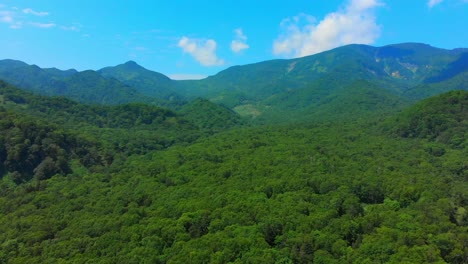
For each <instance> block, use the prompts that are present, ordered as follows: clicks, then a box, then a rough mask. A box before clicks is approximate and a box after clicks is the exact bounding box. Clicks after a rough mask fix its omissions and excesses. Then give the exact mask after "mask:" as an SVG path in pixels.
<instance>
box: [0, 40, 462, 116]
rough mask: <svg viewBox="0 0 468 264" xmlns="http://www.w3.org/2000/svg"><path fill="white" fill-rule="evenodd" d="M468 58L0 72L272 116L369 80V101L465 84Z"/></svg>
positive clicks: (337, 54)
mask: <svg viewBox="0 0 468 264" xmlns="http://www.w3.org/2000/svg"><path fill="white" fill-rule="evenodd" d="M467 65H468V49H462V48H460V49H454V50H444V49H439V48H435V47H431V46H429V45H425V44H418V43H404V44H396V45H389V46H384V47H372V46H366V45H348V46H344V47H340V48H337V49H333V50H330V51H327V52H323V53H320V54H316V55H312V56H307V57H303V58H297V59H291V60H272V61H264V62H259V63H254V64H249V65H243V66H233V67H230V68H228V69H226V70H224V71H221V72H219V73H218V74H216V75H214V76H210V77H208V78H206V79H203V80H186V81H175V80H171V79H170V78H168V77H167V76H165V75H163V74H161V73H157V72H153V71H150V70H147V69H145V68H143V67H141V66H139V65H138V64H137V63H136V62H133V61H129V62H126V63H124V64H121V65H117V66H113V67H106V68H103V69H101V70H98V71H91V70H88V71H83V72H77V71H75V70H67V71H61V70H58V69H54V68H52V69H41V68H39V67H37V66H35V65H27V64H25V63H22V62H20V61H13V60H2V61H0V79H3V80H5V81H7V82H9V83H12V84H14V85H16V86H18V87H21V88H23V89H27V90H30V91H33V92H36V93H39V94H44V95H58V96H66V97H68V98H70V99H73V100H77V101H79V102H82V103H94V104H96V103H97V104H121V103H128V102H144V103H152V104H157V105H161V106H169V107H176V106H177V105H180V104H183V102H184V101H188V100H191V99H193V98H196V97H203V98H206V99H209V100H210V101H212V102H215V103H220V104H223V105H225V106H227V107H229V108H231V109H233V110H235V111H236V112H238V113H239V114H241V115H242V116H248V117H251V118H257V119H258V120H269V121H271V120H279V119H281V116H283V117H284V116H288V119H289V118H290V116H299V114H300V115H308V114H312V113H316V112H317V111H318V112H320V110H319V108H320V107H322V106H323V105H325V104H327V103H329V102H337V103H338V102H341V101H342V99H340V97H342V96H345V94H353V93H355V94H359V93H361V96H366V94H365V93H364V94H363V90H362V89H365V87H369V86H372V87H373V88H372V89H371V90H372V91H373V93H374V94H373V95H372V96H373V97H374V100H383V101H387V100H390V101H392V100H393V101H394V100H401V101H402V102H405V101H408V100H420V99H423V98H426V97H429V96H432V95H435V94H439V93H442V92H445V91H449V90H453V89H466V86H465V85H464V84H465V83H466V82H467V81H468V73H467V67H468V66H467ZM357 81H360V83H359V84H357V83H356V82H357ZM362 81H366V82H368V83H367V84H366V83H365V82H362ZM357 86H359V87H357ZM363 87H364V88H363ZM354 89H356V90H355V91H354ZM346 97H348V95H346ZM376 97H381V98H380V99H375V98H376ZM389 97H392V98H391V99H390V98H389ZM392 104H395V102H393V103H392ZM390 107H394V105H390Z"/></svg>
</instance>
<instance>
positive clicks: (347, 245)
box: [0, 49, 468, 264]
mask: <svg viewBox="0 0 468 264" xmlns="http://www.w3.org/2000/svg"><path fill="white" fill-rule="evenodd" d="M384 51H385V50H384ZM384 51H381V52H382V54H383V55H382V56H383V57H384V56H390V55H392V54H393V53H391V52H393V51H394V50H392V49H390V50H388V51H386V52H387V53H384ZM389 54H390V55H389ZM325 55H326V54H325ZM325 55H320V56H325ZM332 55H333V54H332ZM332 55H330V54H329V55H328V56H332ZM333 56H335V55H333ZM392 56H393V55H392ZM423 57H424V56H423ZM423 57H422V58H423ZM306 59H307V60H311V58H306ZM330 59H333V58H330ZM278 63H279V64H281V63H283V62H282V61H276V62H272V64H271V65H270V66H272V67H273V66H275V65H276V64H278ZM262 65H263V64H262ZM298 65H299V66H300V63H298ZM447 65H449V66H450V64H447ZM263 66H265V65H263ZM263 66H262V67H263ZM126 67H127V68H131V69H137V70H138V71H143V70H142V69H141V68H139V67H137V66H136V65H135V64H134V63H127V64H126ZM246 67H253V66H252V65H250V66H246ZM275 67H276V66H275ZM296 67H298V66H296ZM127 68H125V67H123V68H121V69H120V71H119V72H118V73H119V75H118V76H121V78H123V79H125V80H126V81H128V84H129V85H130V84H131V83H132V81H135V82H136V80H130V79H129V78H127V77H126V75H125V71H126V70H128V69H127ZM243 69H244V68H242V70H243ZM246 69H248V68H246ZM261 69H262V68H260V70H261ZM340 69H341V70H342V69H343V68H340ZM0 70H1V68H0ZM231 70H236V71H237V70H239V69H238V68H235V69H231ZM449 70H450V67H446V71H443V70H440V69H437V70H436V72H431V73H430V74H432V75H430V76H432V77H430V78H433V79H429V77H428V76H429V75H427V76H425V77H424V78H426V77H427V78H426V79H425V81H422V82H418V81H416V80H412V82H413V83H414V85H413V86H412V87H407V88H405V89H403V88H401V91H396V90H395V89H394V88H395V87H397V84H398V82H401V80H397V81H396V82H394V83H390V82H389V83H388V86H384V85H383V84H382V83H379V82H377V81H375V80H374V81H373V79H368V78H367V79H366V78H362V79H360V80H354V81H353V80H350V81H349V83H344V84H339V85H338V83H340V82H341V79H342V78H343V77H339V78H338V77H337V78H338V79H333V78H332V77H331V76H332V75H326V76H322V77H320V80H319V81H318V82H317V83H315V84H310V85H306V86H304V87H302V88H297V89H295V90H292V91H289V92H286V93H283V92H281V93H276V92H275V91H268V93H273V95H269V96H266V97H268V98H266V97H265V98H264V100H263V99H262V101H252V100H253V99H252V98H254V97H255V98H261V97H262V96H263V95H265V94H266V93H267V92H265V91H264V90H263V91H262V90H257V94H255V95H254V97H252V98H246V97H243V95H242V93H245V92H246V91H245V90H236V91H232V93H231V94H230V93H227V92H226V91H221V92H220V93H219V94H214V91H213V90H211V89H213V87H215V86H216V85H219V84H216V82H215V81H218V80H217V79H216V78H218V79H219V78H221V77H222V75H223V74H226V73H221V74H220V75H219V76H217V77H216V76H215V77H214V78H212V79H210V80H208V81H204V82H205V84H206V83H210V82H211V83H212V86H209V85H206V86H204V83H198V84H197V85H199V86H198V87H206V89H207V90H206V91H208V92H207V93H206V94H213V95H216V97H213V98H210V97H209V96H205V95H206V94H205V95H203V96H202V95H200V94H197V95H195V96H193V97H190V96H186V97H183V99H181V98H182V97H178V96H179V95H177V96H176V95H174V93H173V92H174V91H175V90H177V89H179V90H178V91H179V92H181V91H183V89H187V85H188V84H187V83H186V82H182V83H174V82H175V81H172V80H170V79H164V78H162V77H161V76H159V75H157V76H156V77H157V78H159V79H151V77H145V78H150V79H151V80H148V82H150V83H151V85H157V84H158V81H157V80H160V79H161V80H162V81H163V82H164V83H168V85H169V86H168V87H169V88H170V89H169V88H168V90H165V91H164V92H161V91H160V92H158V93H156V92H153V95H154V94H158V95H161V97H159V98H157V97H153V98H155V99H154V100H147V99H145V100H143V101H141V100H137V99H135V98H136V97H134V98H129V101H128V102H126V101H120V99H119V100H117V101H115V102H114V103H111V104H106V103H102V102H100V103H96V102H92V101H90V102H83V101H81V102H76V101H75V100H74V99H76V97H74V96H70V95H67V94H66V93H63V94H54V95H55V96H50V94H44V93H37V91H34V90H33V89H23V88H21V89H20V88H18V87H20V86H16V85H12V84H9V83H7V82H4V81H0V130H1V133H0V263H282V264H286V263H327V264H328V263H362V264H365V263H369V264H371V263H372V264H373V263H459V264H463V263H468V211H467V210H468V159H467V157H468V135H467V134H468V91H466V90H467V87H466V83H464V81H465V80H466V76H467V74H466V71H462V72H461V73H460V74H459V73H458V72H457V73H454V74H449V73H450V72H449V73H447V71H449ZM102 71H103V72H105V74H112V69H111V68H106V70H105V71H104V69H103V70H102ZM122 71H123V72H122ZM240 72H242V71H240ZM247 72H248V71H247ZM0 73H1V72H0ZM70 74H72V73H70ZM88 74H89V73H88ZM145 74H147V75H148V74H150V73H148V72H145ZM239 74H241V73H239ZM148 76H150V75H148ZM241 76H243V75H242V74H241ZM434 76H439V77H440V76H447V78H446V79H443V80H441V79H440V78H442V77H440V78H439V79H434V78H435V77H434ZM66 78H72V77H70V76H68V75H67V77H66ZM102 78H104V77H102ZM415 78H416V77H415ZM418 78H419V77H418ZM421 78H422V77H421ZM239 79H240V80H241V81H244V79H243V78H241V77H239ZM247 79H248V78H247ZM112 80H113V81H115V82H117V80H116V79H112ZM295 80H296V81H297V83H301V82H303V80H301V79H300V78H299V79H297V78H296V79H295ZM304 82H305V81H304ZM297 83H296V84H297ZM326 83H330V85H329V86H327V87H328V88H327V89H325V88H323V85H325V84H326ZM444 83H445V84H446V85H447V86H449V88H450V87H452V88H456V87H460V86H461V87H462V88H463V89H449V88H443V87H442V86H443V85H444ZM463 83H464V84H463ZM335 84H336V85H335ZM88 85H91V84H88ZM236 85H237V84H236ZM258 85H262V83H261V81H259V83H258ZM334 85H335V86H334ZM399 85H401V83H400V84H399ZM451 85H452V86H451ZM119 87H121V85H119ZM238 87H241V84H239V86H238ZM262 87H263V86H262ZM264 87H268V86H267V85H265V86H264ZM431 87H433V88H431ZM441 87H442V88H441ZM200 89H202V88H200ZM245 89H247V88H245ZM418 89H419V90H424V89H426V90H424V91H425V92H424V93H419V92H417V91H418ZM427 89H433V90H431V91H428V90H427ZM120 91H121V90H118V92H119V93H120ZM261 93H264V94H261ZM148 94H151V92H149V91H147V92H146V95H148ZM414 94H418V95H419V97H416V96H414ZM286 95H287V96H286ZM109 96H112V95H109ZM117 96H120V95H119V94H118V93H117ZM138 96H140V95H138ZM142 96H143V95H142ZM197 96H200V98H197ZM175 97H177V98H178V99H174V98H175ZM108 98H110V97H108ZM130 99H131V100H130ZM299 99H301V100H299ZM161 100H166V101H165V103H164V104H159V103H158V102H160V101H161ZM77 101H80V100H77ZM222 102H224V104H218V103H222ZM226 102H231V103H226ZM292 102H296V103H297V108H295V109H293V103H292ZM273 103H274V106H271V107H269V105H270V104H272V105H273ZM247 106H248V107H247ZM239 107H241V108H239ZM239 109H241V110H240V111H239ZM269 109H270V110H271V111H270V112H268V110H269ZM236 110H237V111H236ZM247 110H248V111H250V112H249V113H248V114H245V111H247ZM254 110H255V111H258V114H252V112H255V111H254Z"/></svg>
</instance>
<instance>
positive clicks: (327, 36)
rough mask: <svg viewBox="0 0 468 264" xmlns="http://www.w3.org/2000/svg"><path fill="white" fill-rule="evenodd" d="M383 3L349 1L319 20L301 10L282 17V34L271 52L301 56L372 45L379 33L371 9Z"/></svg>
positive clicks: (361, 0) (288, 55)
mask: <svg viewBox="0 0 468 264" xmlns="http://www.w3.org/2000/svg"><path fill="white" fill-rule="evenodd" d="M382 5H383V4H382V3H381V2H379V1H378V0H351V1H349V2H348V4H347V6H345V7H344V8H342V9H340V10H338V11H336V12H332V13H329V14H328V15H326V16H325V18H324V19H323V20H321V21H319V22H318V23H317V20H316V19H315V18H314V17H312V16H310V15H307V14H303V13H302V14H299V15H297V16H295V17H292V18H287V19H284V20H283V21H282V22H281V28H282V29H283V33H282V34H281V35H280V36H279V37H278V38H277V39H276V40H275V41H274V43H273V53H274V54H275V55H284V56H286V57H302V56H307V55H312V54H315V53H318V52H322V51H325V50H329V49H332V48H335V47H338V46H342V45H346V44H355V43H358V44H372V43H374V41H375V40H376V39H377V38H378V37H379V35H380V26H379V25H377V22H376V17H375V15H374V10H375V9H376V8H378V7H379V6H382Z"/></svg>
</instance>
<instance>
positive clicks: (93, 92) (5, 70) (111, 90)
mask: <svg viewBox="0 0 468 264" xmlns="http://www.w3.org/2000/svg"><path fill="white" fill-rule="evenodd" d="M0 80H4V81H6V82H8V83H11V84H13V85H15V86H18V87H21V88H23V89H26V90H29V91H32V92H35V93H38V94H42V95H49V96H66V97H68V98H71V99H73V100H77V101H79V102H83V103H93V104H121V103H129V102H148V103H149V102H152V101H154V99H152V98H149V97H147V96H144V95H143V94H141V93H139V92H138V91H137V90H136V89H135V88H133V87H130V86H128V85H125V84H123V83H121V82H119V81H118V80H115V79H108V78H104V77H103V76H101V75H100V74H99V73H97V72H95V71H91V70H87V71H82V72H78V71H76V70H67V71H61V70H59V69H55V68H49V69H42V68H40V67H38V66H36V65H28V64H26V63H24V62H20V61H14V60H1V61H0Z"/></svg>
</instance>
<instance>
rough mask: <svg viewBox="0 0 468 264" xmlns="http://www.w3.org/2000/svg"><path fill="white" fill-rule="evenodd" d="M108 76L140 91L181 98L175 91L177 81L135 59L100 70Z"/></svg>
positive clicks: (103, 74)
mask: <svg viewBox="0 0 468 264" xmlns="http://www.w3.org/2000/svg"><path fill="white" fill-rule="evenodd" d="M98 73H100V74H101V75H102V76H104V77H106V78H115V79H117V80H119V81H121V82H122V83H124V84H127V85H129V86H131V87H133V88H135V89H136V90H137V91H138V92H139V93H141V94H143V95H146V96H150V97H155V98H159V99H165V100H181V99H182V98H181V96H180V95H178V94H177V93H176V92H175V91H174V86H175V81H173V80H171V79H169V78H168V77H167V76H165V75H163V74H161V73H158V72H153V71H150V70H147V69H145V68H143V67H142V66H140V65H138V64H137V63H136V62H134V61H128V62H126V63H124V64H120V65H117V66H115V67H106V68H103V69H101V70H99V71H98Z"/></svg>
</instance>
